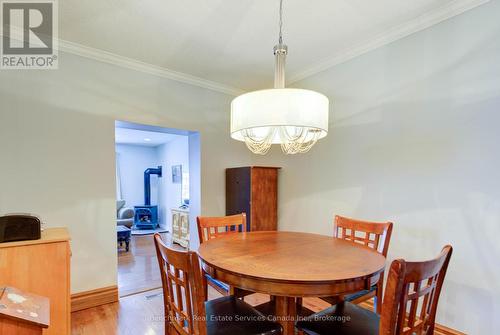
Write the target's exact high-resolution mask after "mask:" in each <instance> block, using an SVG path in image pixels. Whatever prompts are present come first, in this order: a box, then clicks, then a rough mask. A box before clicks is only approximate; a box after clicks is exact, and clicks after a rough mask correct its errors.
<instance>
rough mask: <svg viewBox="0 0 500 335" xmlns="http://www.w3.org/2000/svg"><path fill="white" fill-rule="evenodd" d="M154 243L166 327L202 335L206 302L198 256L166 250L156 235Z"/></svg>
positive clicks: (182, 333) (180, 331) (166, 247)
mask: <svg viewBox="0 0 500 335" xmlns="http://www.w3.org/2000/svg"><path fill="white" fill-rule="evenodd" d="M154 241H155V247H156V254H157V257H158V264H159V266H160V273H161V280H162V287H163V302H164V308H165V327H172V328H174V329H175V331H176V332H177V333H178V334H180V335H193V334H195V335H205V334H206V327H205V324H204V323H203V321H202V320H203V318H204V317H205V304H204V301H205V299H204V292H203V289H202V287H203V282H202V277H201V268H200V263H199V260H198V255H197V254H196V252H194V251H181V250H174V249H172V248H169V247H168V246H166V245H165V244H164V243H163V241H162V239H161V237H160V234H158V233H157V234H155V236H154ZM195 315H196V316H197V317H196V318H195V317H194V316H195ZM198 316H199V317H198Z"/></svg>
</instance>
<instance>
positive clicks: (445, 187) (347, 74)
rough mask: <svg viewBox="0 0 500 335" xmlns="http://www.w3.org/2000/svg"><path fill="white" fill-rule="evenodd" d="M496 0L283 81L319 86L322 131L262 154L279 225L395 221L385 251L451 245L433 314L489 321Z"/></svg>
mask: <svg viewBox="0 0 500 335" xmlns="http://www.w3.org/2000/svg"><path fill="white" fill-rule="evenodd" d="M499 18H500V1H492V2H491V3H489V4H486V5H484V6H482V7H479V8H477V9H475V10H472V11H471V12H468V13H465V14H463V15H461V16H458V17H456V18H454V19H452V20H449V21H446V22H443V23H442V24H439V25H437V26H434V27H433V28H431V29H427V30H425V31H423V32H420V33H418V34H415V35H413V36H410V37H408V38H405V39H403V40H400V41H397V42H395V43H393V44H391V45H388V46H386V47H383V48H381V49H378V50H375V51H373V52H370V53H368V54H365V55H363V56H361V57H358V58H356V59H354V60H352V61H349V62H347V63H344V64H341V65H338V66H336V67H334V68H332V69H330V70H328V71H325V72H322V73H320V74H318V75H315V76H313V77H311V78H308V79H306V80H303V81H302V82H299V83H296V85H294V86H298V87H304V88H310V89H316V90H318V91H320V92H323V93H325V94H327V95H328V96H329V97H330V99H331V102H332V103H333V108H332V116H333V120H332V124H331V125H330V132H329V135H328V136H327V137H326V138H325V139H324V140H321V141H320V142H319V143H318V144H317V145H316V147H314V148H313V149H312V150H311V151H310V152H309V153H307V154H304V155H298V156H283V155H282V154H281V153H279V152H278V151H277V150H274V151H273V153H272V155H271V157H266V158H261V159H259V160H261V162H260V163H269V160H273V161H274V162H275V163H276V165H279V164H281V165H283V169H282V170H281V172H280V178H281V183H280V193H279V197H280V198H279V199H280V201H279V227H280V229H282V230H295V231H310V232H318V233H321V234H327V235H330V234H332V229H333V228H332V218H333V215H335V214H340V215H347V216H352V217H357V218H365V219H372V220H391V221H393V222H394V223H395V227H394V233H393V237H392V242H391V246H390V249H389V257H390V258H391V259H393V258H400V257H403V258H407V259H413V260H421V259H426V258H430V257H434V256H436V255H437V254H438V253H439V251H440V250H441V247H442V246H444V245H445V244H447V243H451V244H452V245H453V247H454V249H455V250H454V254H453V256H452V259H451V264H450V267H449V271H448V277H447V280H446V282H445V285H444V292H443V295H442V297H441V301H440V307H439V312H438V317H437V319H438V322H440V323H441V324H444V325H447V326H450V327H452V328H455V329H458V330H462V331H465V332H466V333H467V334H481V335H482V334H495V333H498V329H499V328H500V318H499V317H498V316H499V315H500V266H499V265H500V263H499V260H500V244H499V243H498V236H500V224H499V222H500V151H499V149H498V146H499V143H500V130H499V126H500V62H499V60H500V38H499V37H500V20H499Z"/></svg>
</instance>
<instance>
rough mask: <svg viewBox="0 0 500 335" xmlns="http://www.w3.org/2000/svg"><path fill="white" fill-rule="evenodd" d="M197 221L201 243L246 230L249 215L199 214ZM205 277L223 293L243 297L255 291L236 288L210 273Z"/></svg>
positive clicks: (208, 282) (209, 283)
mask: <svg viewBox="0 0 500 335" xmlns="http://www.w3.org/2000/svg"><path fill="white" fill-rule="evenodd" d="M196 221H197V223H198V237H199V239H200V243H204V242H206V241H208V240H211V239H214V238H217V237H220V236H225V235H227V234H235V233H239V232H245V231H246V228H247V217H246V214H245V213H241V214H236V215H230V216H220V217H208V216H198V217H197V218H196ZM205 277H206V280H207V284H208V285H210V286H212V287H213V288H214V289H215V290H217V291H218V292H219V293H220V294H222V295H237V296H239V297H241V296H245V295H248V294H252V293H253V292H249V291H242V290H238V289H234V288H232V287H230V286H229V285H228V284H226V283H223V282H221V281H219V280H217V279H215V278H212V276H210V274H208V273H205Z"/></svg>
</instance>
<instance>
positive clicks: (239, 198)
mask: <svg viewBox="0 0 500 335" xmlns="http://www.w3.org/2000/svg"><path fill="white" fill-rule="evenodd" d="M279 169H280V168H279V167H267V166H247V167H239V168H229V169H226V215H233V214H239V213H243V212H244V213H246V214H247V231H257V230H277V228H278V170H279Z"/></svg>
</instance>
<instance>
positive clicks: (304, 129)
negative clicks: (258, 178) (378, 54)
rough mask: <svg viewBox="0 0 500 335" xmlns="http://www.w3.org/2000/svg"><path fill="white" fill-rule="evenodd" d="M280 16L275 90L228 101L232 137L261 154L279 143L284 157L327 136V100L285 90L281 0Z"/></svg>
mask: <svg viewBox="0 0 500 335" xmlns="http://www.w3.org/2000/svg"><path fill="white" fill-rule="evenodd" d="M279 17H280V21H279V39H278V44H277V45H276V46H275V47H274V57H275V70H274V88H272V89H264V90H259V91H253V92H249V93H245V94H242V95H240V96H238V97H236V98H235V99H234V100H233V101H232V102H231V137H232V138H233V139H235V140H238V141H244V142H245V143H246V145H247V147H248V149H250V151H252V152H253V153H256V154H261V155H265V154H266V153H267V152H268V151H269V149H270V148H271V145H272V144H280V145H281V149H282V151H283V152H284V153H286V154H296V153H304V152H307V151H309V149H311V147H312V146H313V145H314V144H315V143H316V142H317V141H318V140H319V139H321V138H323V137H325V136H326V135H327V133H328V98H327V97H326V96H324V95H323V94H321V93H317V92H315V91H311V90H304V89H299V88H285V60H286V55H287V53H288V47H287V46H286V45H285V44H283V36H282V26H283V0H280V10H279Z"/></svg>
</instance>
